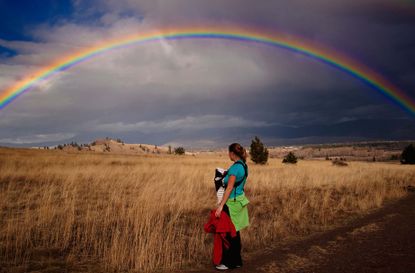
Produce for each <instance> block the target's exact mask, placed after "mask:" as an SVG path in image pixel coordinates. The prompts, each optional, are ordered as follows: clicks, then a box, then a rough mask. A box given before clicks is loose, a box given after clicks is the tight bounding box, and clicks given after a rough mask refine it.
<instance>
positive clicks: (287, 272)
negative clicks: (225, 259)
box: [187, 192, 415, 273]
mask: <svg viewBox="0 0 415 273" xmlns="http://www.w3.org/2000/svg"><path fill="white" fill-rule="evenodd" d="M229 271H231V272H235V273H237V272H241V273H242V272H283V273H291V272H293V273H294V272H295V273H306V272H307V273H340V272H341V273H343V272H353V273H359V272H364V273H369V272H370V273H371V272H373V273H375V272H376V273H386V272H388V273H389V272H390V273H414V272H415V193H413V192H409V193H408V195H407V196H406V197H405V198H403V199H400V200H397V201H394V202H390V203H388V204H386V205H385V206H384V207H382V208H380V209H379V210H376V211H375V212H373V213H371V214H368V215H366V216H364V217H362V218H359V219H357V220H354V221H352V222H350V223H349V224H347V225H345V226H343V227H340V228H336V229H334V230H331V231H327V232H322V233H318V234H314V235H312V236H310V237H308V238H306V239H304V240H301V241H298V242H294V243H287V244H285V245H278V246H274V247H272V248H270V249H266V250H264V251H262V252H261V253H259V254H258V255H256V257H254V258H251V259H249V260H247V261H246V262H245V264H244V266H243V268H239V269H234V270H228V271H226V272H229ZM187 272H201V273H202V272H218V271H217V270H215V269H214V268H213V266H212V268H210V269H207V270H204V271H201V270H195V271H187Z"/></svg>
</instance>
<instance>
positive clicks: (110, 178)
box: [0, 148, 415, 272]
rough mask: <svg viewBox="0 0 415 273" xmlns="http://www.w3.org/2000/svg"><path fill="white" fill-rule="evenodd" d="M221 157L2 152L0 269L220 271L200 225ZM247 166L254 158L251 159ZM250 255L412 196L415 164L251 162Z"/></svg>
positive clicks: (210, 204) (224, 163)
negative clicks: (408, 193)
mask: <svg viewBox="0 0 415 273" xmlns="http://www.w3.org/2000/svg"><path fill="white" fill-rule="evenodd" d="M231 163H232V162H231V161H229V159H228V158H227V156H226V155H223V156H203V155H198V156H174V155H114V154H94V153H87V152H85V153H84V152H81V153H66V152H63V151H58V150H28V149H7V148H1V149H0V214H1V216H0V268H3V269H4V270H6V271H7V272H27V271H40V272H42V271H44V272H64V271H63V269H65V268H69V269H71V270H72V271H76V270H78V271H88V270H91V271H93V270H95V271H99V270H101V271H102V270H107V271H118V272H120V271H122V272H125V271H128V272H144V271H146V272H151V271H157V270H166V271H167V270H170V269H178V268H190V267H191V268H203V267H209V266H211V263H210V260H211V250H212V238H211V235H210V234H205V233H204V231H203V224H204V223H205V222H206V220H207V219H208V215H209V210H210V209H212V208H214V206H215V201H216V200H215V198H216V197H215V192H214V187H213V174H214V169H215V167H228V166H230V164H231ZM248 163H249V162H248ZM249 166H250V173H249V177H248V182H247V186H246V194H247V196H248V198H249V200H250V201H251V203H250V204H249V213H250V220H251V226H250V227H249V228H248V229H246V230H243V231H242V233H241V236H242V243H243V255H244V256H245V257H246V256H249V255H250V254H252V253H254V252H255V251H257V250H259V249H261V248H262V247H264V246H266V245H269V244H270V243H272V242H277V241H281V240H294V239H296V238H299V237H301V236H305V235H308V234H311V233H313V232H317V231H322V230H327V229H330V228H333V227H335V226H338V225H341V224H342V223H345V222H346V221H348V220H349V219H352V218H353V217H356V216H359V215H362V214H365V213H367V212H368V211H370V210H372V209H375V208H378V207H380V206H382V204H383V203H384V202H385V201H386V200H390V199H396V198H400V197H403V196H404V195H405V194H406V192H405V191H404V186H406V185H409V184H411V183H412V182H413V181H415V166H403V165H399V164H390V163H368V162H351V163H349V166H346V167H338V166H332V164H331V162H330V161H324V160H322V161H299V162H298V164H297V165H283V164H282V163H281V159H276V158H272V159H270V161H269V163H268V164H267V165H265V166H257V165H254V164H253V163H250V165H249Z"/></svg>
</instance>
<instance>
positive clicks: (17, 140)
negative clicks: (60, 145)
mask: <svg viewBox="0 0 415 273" xmlns="http://www.w3.org/2000/svg"><path fill="white" fill-rule="evenodd" d="M75 136H76V134H73V133H54V134H37V135H30V136H18V137H14V138H0V143H4V144H38V143H47V142H57V141H64V140H68V139H71V138H73V137H75Z"/></svg>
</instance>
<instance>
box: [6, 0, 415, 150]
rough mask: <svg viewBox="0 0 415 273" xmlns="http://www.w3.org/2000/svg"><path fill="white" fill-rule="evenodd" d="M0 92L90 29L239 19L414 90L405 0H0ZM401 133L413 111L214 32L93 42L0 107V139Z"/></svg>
mask: <svg viewBox="0 0 415 273" xmlns="http://www.w3.org/2000/svg"><path fill="white" fill-rule="evenodd" d="M0 20H1V22H0V92H1V91H2V90H4V89H5V88H7V87H8V86H10V85H13V84H14V83H16V82H17V81H18V80H20V79H22V78H24V77H25V76H27V75H30V73H32V72H34V71H37V70H38V69H41V68H42V67H44V66H46V65H48V64H50V63H51V62H53V61H54V60H56V59H59V57H61V56H65V55H67V54H68V53H71V52H76V51H77V50H79V49H82V48H85V47H88V46H90V45H93V44H95V43H96V42H98V41H102V40H105V39H108V38H114V37H123V36H126V35H129V34H132V33H140V32H143V33H145V32H146V31H148V30H152V29H162V28H163V27H165V26H169V27H172V26H183V25H184V26H192V25H195V24H199V25H200V24H201V25H203V24H211V23H216V24H218V23H219V24H220V23H223V25H229V24H231V25H236V26H249V27H255V28H258V29H264V30H267V31H272V30H273V29H275V30H278V31H280V32H281V31H282V32H284V33H287V34H290V35H293V36H299V37H303V38H306V39H308V40H311V41H315V42H318V43H320V44H324V45H325V46H327V47H330V48H333V49H335V50H337V51H339V52H342V53H343V54H345V55H348V56H351V57H352V58H354V59H356V60H358V61H359V62H362V63H364V64H365V65H367V66H369V67H371V68H372V69H374V70H376V71H378V72H379V73H381V74H382V75H384V76H385V78H387V79H388V80H390V81H391V82H393V83H394V84H395V85H397V86H399V87H400V88H401V89H402V90H404V92H405V93H406V94H407V95H408V96H410V97H411V98H412V99H415V32H414V30H415V4H411V2H410V1H400V0H349V1H344V0H341V1H340V0H330V1H328V0H313V1H309V0H287V1H276V0H275V1H271V0H269V1H267V0H257V1H252V0H225V1H224V0H209V1H205V0H204V1H202V0H187V1H185V0H164V1H161V0H139V1H134V0H92V1H91V0H89V1H83V0H73V1H69V0H59V1H54V0H30V1H29V0H27V1H23V0H22V1H16V0H0ZM255 135H258V136H260V138H262V139H263V140H264V142H265V143H266V144H268V145H288V144H304V143H323V142H343V141H360V140H398V139H414V136H415V117H414V115H413V114H410V113H409V112H408V111H405V110H404V109H402V108H401V107H400V106H399V105H397V104H396V103H393V102H391V101H390V100H389V99H387V98H386V97H385V96H384V95H382V94H380V93H379V92H377V91H375V90H373V89H371V88H370V87H368V86H367V85H365V84H364V83H363V82H362V81H359V80H357V79H355V78H353V77H351V76H350V75H348V74H345V73H343V72H341V71H339V70H337V69H334V68H333V67H330V66H327V65H325V64H322V63H321V62H318V61H316V60H314V59H310V58H307V57H305V56H302V55H299V54H295V53H293V52H290V51H287V50H283V49H276V48H272V47H267V46H261V45H253V44H247V43H241V42H236V41H224V40H181V41H171V40H168V41H167V40H161V41H158V42H155V43H152V44H146V45H139V46H135V47H129V48H124V49H119V50H113V51H111V53H109V54H105V55H101V56H99V57H96V58H94V59H92V60H90V61H88V62H85V63H82V64H81V65H78V66H76V67H74V68H72V69H70V70H68V71H66V72H63V73H60V74H59V75H57V76H55V77H53V78H52V79H51V80H49V81H48V82H46V83H42V84H41V85H39V86H37V87H36V88H35V89H33V90H31V91H29V92H27V93H25V94H23V95H22V96H20V97H19V98H18V99H16V100H15V101H14V102H12V103H11V104H10V105H8V106H7V107H5V108H4V109H2V110H0V145H6V146H20V145H23V146H43V145H54V144H58V143H68V142H71V141H77V142H78V143H87V142H91V141H92V140H94V139H95V138H99V137H106V136H108V137H114V138H121V139H123V140H124V141H125V142H128V143H152V144H156V145H164V144H172V145H184V146H185V147H188V148H190V147H218V146H224V145H227V144H229V143H231V142H234V141H238V142H241V143H242V144H244V145H247V144H249V143H250V140H251V139H252V138H253V137H254V136H255Z"/></svg>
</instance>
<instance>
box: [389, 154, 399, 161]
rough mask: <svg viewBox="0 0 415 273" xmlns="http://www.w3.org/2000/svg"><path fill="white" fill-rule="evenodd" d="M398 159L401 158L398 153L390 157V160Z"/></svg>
mask: <svg viewBox="0 0 415 273" xmlns="http://www.w3.org/2000/svg"><path fill="white" fill-rule="evenodd" d="M398 159H399V155H397V154H393V155H391V156H390V158H389V160H398Z"/></svg>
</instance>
